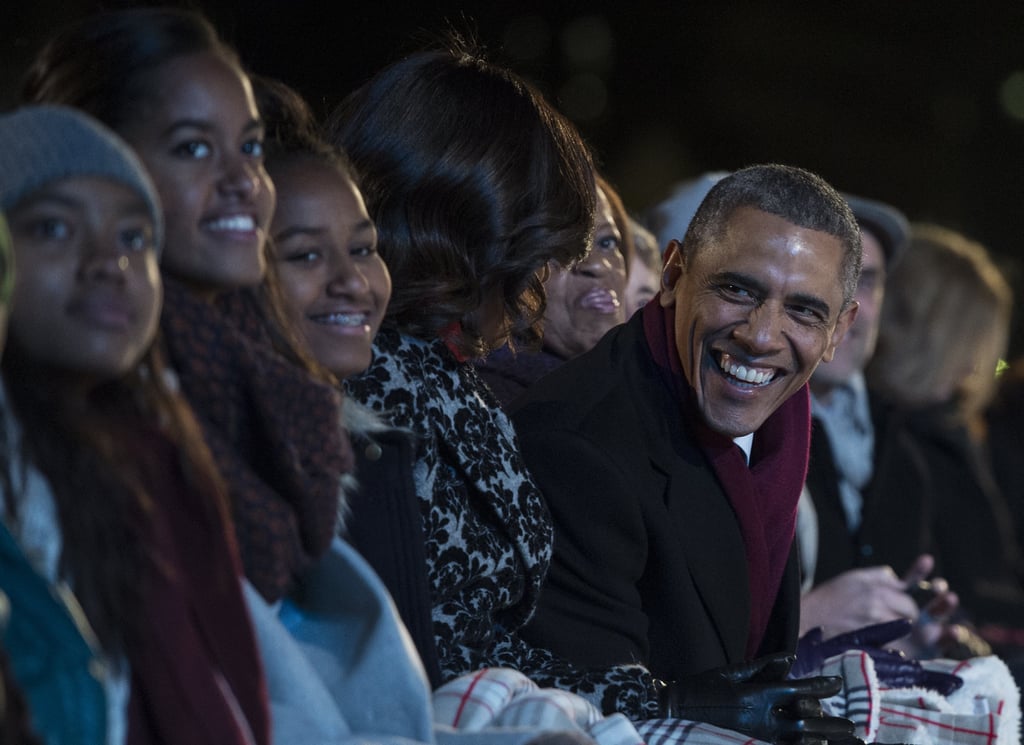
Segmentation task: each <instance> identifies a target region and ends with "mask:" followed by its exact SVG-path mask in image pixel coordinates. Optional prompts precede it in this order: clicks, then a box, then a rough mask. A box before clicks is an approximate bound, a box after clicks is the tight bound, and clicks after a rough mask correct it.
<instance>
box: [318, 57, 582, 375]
mask: <svg viewBox="0 0 1024 745" xmlns="http://www.w3.org/2000/svg"><path fill="white" fill-rule="evenodd" d="M328 130H329V133H330V135H329V136H330V139H331V140H332V142H334V144H336V145H338V146H339V147H340V148H341V149H342V150H344V151H345V152H346V153H347V154H348V157H349V158H350V159H351V161H352V163H353V165H354V166H355V169H356V172H357V173H358V174H359V176H360V182H359V185H360V187H361V190H362V192H363V196H364V198H365V199H366V206H367V209H368V210H369V212H370V216H371V217H372V218H373V220H374V222H375V223H376V225H377V230H378V235H379V240H380V252H381V255H382V256H383V258H384V260H385V261H386V262H387V265H388V269H389V270H390V272H391V276H392V280H393V284H394V290H393V294H392V297H391V303H390V305H389V306H388V315H387V318H386V319H385V324H388V325H391V326H394V327H397V328H398V329H400V330H401V331H402V332H403V333H408V334H411V335H413V336H417V337H420V338H423V339H433V338H436V337H437V336H438V334H439V332H440V331H441V330H442V329H444V328H445V327H447V326H449V325H450V324H451V323H453V322H459V323H461V325H462V330H463V338H462V346H463V352H464V353H466V354H467V355H469V356H479V355H481V354H484V353H486V352H487V351H488V350H487V342H486V340H485V339H484V338H483V335H482V332H481V329H480V328H479V325H478V320H479V319H478V318H477V313H478V311H479V309H480V308H481V306H482V305H483V304H484V303H485V302H487V301H488V299H490V298H494V297H497V298H500V300H501V302H502V305H503V310H504V313H505V318H506V320H507V322H508V324H509V330H510V332H511V334H512V339H513V341H514V342H520V343H535V342H536V341H537V340H538V339H539V323H540V320H541V318H543V315H544V288H543V284H542V282H541V280H542V279H543V277H542V276H540V272H541V270H542V269H543V267H544V266H545V264H546V263H547V262H548V261H551V260H554V261H556V262H558V263H559V264H561V265H570V264H572V263H573V262H575V261H577V260H579V259H580V258H581V257H582V256H584V255H585V252H586V250H587V246H588V244H589V241H590V236H591V235H592V233H593V226H594V201H595V192H594V171H593V162H592V159H591V155H590V152H589V150H588V149H587V147H586V145H585V144H584V143H583V141H582V140H581V138H580V136H579V134H578V133H577V132H576V130H575V128H574V127H573V126H572V125H571V124H570V123H569V121H568V120H567V119H565V118H564V117H563V116H562V115H561V114H559V113H558V112H557V111H555V109H553V108H552V107H551V106H550V105H549V104H548V103H547V102H546V101H545V100H544V98H543V97H542V96H541V95H540V94H539V93H538V92H537V90H536V89H535V88H534V87H533V86H531V85H530V84H529V83H527V82H526V81H525V80H523V79H522V78H520V77H519V76H517V75H516V74H514V73H512V72H511V71H509V70H507V69H504V68H502V67H499V66H497V65H494V64H492V63H490V62H488V61H487V60H485V59H483V57H482V56H481V55H480V54H479V53H478V52H476V51H474V50H472V49H470V48H469V47H468V45H466V44H464V43H462V42H460V41H458V40H453V41H452V43H451V44H450V45H449V48H447V49H443V50H439V51H426V52H420V53H417V54H414V55H412V56H410V57H408V58H406V59H403V60H401V61H399V62H397V63H395V64H393V65H391V66H390V67H387V68H385V69H384V70H383V71H381V72H380V73H378V74H377V75H376V76H375V77H374V78H373V79H372V80H370V81H369V82H368V83H367V84H366V85H365V86H363V87H362V88H360V89H359V90H358V91H356V92H355V93H353V94H352V95H351V96H350V97H349V98H348V99H346V100H345V101H344V102H343V103H342V105H341V106H340V107H339V108H338V109H337V110H336V111H335V112H334V114H333V115H332V117H331V120H330V122H329V124H328Z"/></svg>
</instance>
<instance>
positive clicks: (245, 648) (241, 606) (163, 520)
mask: <svg viewBox="0 0 1024 745" xmlns="http://www.w3.org/2000/svg"><path fill="white" fill-rule="evenodd" d="M133 455H134V456H135V459H136V462H139V463H142V464H144V465H145V466H146V470H145V478H146V480H147V488H148V490H149V494H150V496H151V497H152V498H153V504H152V509H153V520H152V521H151V523H150V530H149V534H148V535H147V537H146V540H147V544H148V546H149V550H150V552H151V553H152V555H153V558H154V562H153V566H152V567H151V571H150V572H149V575H148V576H147V577H146V579H145V593H146V594H145V603H144V609H143V612H142V614H141V623H142V635H141V639H140V641H139V643H138V644H137V645H135V647H134V648H133V649H132V650H131V651H130V653H129V665H130V669H131V677H132V693H131V700H130V703H129V707H128V734H127V743H128V745H156V744H157V743H159V745H250V743H255V744H256V745H268V743H269V742H270V715H269V711H268V704H267V689H266V683H265V682H264V676H263V665H262V663H261V660H260V653H259V650H258V648H257V646H256V638H255V635H254V633H253V628H252V623H251V621H250V620H249V612H248V608H247V607H246V605H245V600H244V598H243V597H242V591H241V585H240V583H239V576H240V574H241V566H240V563H239V560H238V554H237V551H236V548H235V542H234V539H233V537H232V536H231V533H230V527H229V526H228V525H227V524H226V523H225V521H224V516H223V515H222V514H221V512H220V511H219V510H218V509H217V508H216V506H215V505H212V504H209V503H208V502H207V501H205V500H207V498H208V494H204V493H200V492H198V491H197V490H196V489H193V488H191V487H190V486H189V485H188V484H187V483H186V482H185V478H184V474H183V473H182V470H181V464H180V463H179V459H180V455H179V453H178V452H177V450H176V449H175V448H174V447H173V446H172V445H171V444H170V443H169V442H168V441H167V440H165V439H164V438H163V437H162V436H159V435H156V434H154V433H151V432H147V431H139V432H138V435H137V437H136V438H135V441H134V442H132V443H130V444H129V446H128V447H127V457H132V456H133Z"/></svg>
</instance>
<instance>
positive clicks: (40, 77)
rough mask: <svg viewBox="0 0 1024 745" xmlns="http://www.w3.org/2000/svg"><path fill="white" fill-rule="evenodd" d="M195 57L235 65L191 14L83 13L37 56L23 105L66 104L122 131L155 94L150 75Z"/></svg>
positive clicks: (206, 27)
mask: <svg viewBox="0 0 1024 745" xmlns="http://www.w3.org/2000/svg"><path fill="white" fill-rule="evenodd" d="M199 52H213V53H215V54H219V55H222V56H223V57H224V58H225V59H227V60H229V61H231V62H232V63H234V64H236V65H238V66H239V67H240V66H241V65H240V64H239V62H238V55H237V54H236V53H235V51H234V50H233V49H232V48H231V47H230V46H229V45H228V44H226V43H225V42H224V41H222V40H221V38H220V37H219V36H218V34H217V31H216V29H215V28H214V27H213V25H212V24H211V23H210V22H209V21H208V20H207V19H206V18H205V17H204V16H203V15H201V14H200V13H198V12H195V11H191V10H183V9H177V8H133V9H128V10H117V11H110V12H106V13H98V14H95V15H91V16H87V17H85V18H82V19H81V20H79V21H76V22H74V23H71V24H69V25H67V26H66V27H64V28H63V29H61V30H60V31H58V32H57V34H55V35H54V36H53V37H51V38H50V40H49V41H48V42H47V43H46V44H45V45H44V46H43V48H42V49H41V50H40V51H39V53H38V54H37V55H36V57H35V59H34V60H33V62H32V64H31V66H30V67H29V69H28V72H27V73H26V74H25V77H24V79H23V81H22V88H21V98H22V102H23V103H51V104H63V105H65V106H72V107H74V108H77V109H82V110H83V111H86V112H87V113H89V114H91V115H92V116H94V117H95V118H97V119H99V120H100V121H101V122H103V123H104V124H106V125H107V126H108V127H110V128H111V129H113V130H114V131H120V130H121V129H122V128H123V127H124V126H125V124H127V123H128V122H131V121H133V120H134V119H135V118H137V117H138V116H139V115H140V112H141V111H142V109H143V107H144V106H145V105H146V104H147V103H148V102H149V100H150V96H152V95H153V93H152V91H153V89H152V86H150V85H149V81H150V79H151V76H152V73H153V72H154V70H156V69H157V68H159V67H160V66H162V65H163V64H165V63H166V62H168V61H169V60H172V59H175V58H177V57H183V56H185V55H189V54H196V53H199Z"/></svg>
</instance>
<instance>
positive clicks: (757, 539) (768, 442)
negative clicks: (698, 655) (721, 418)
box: [643, 297, 811, 659]
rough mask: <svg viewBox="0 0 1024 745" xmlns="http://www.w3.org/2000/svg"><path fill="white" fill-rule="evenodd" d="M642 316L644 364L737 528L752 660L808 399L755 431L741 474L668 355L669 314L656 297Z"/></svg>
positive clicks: (770, 598) (671, 350)
mask: <svg viewBox="0 0 1024 745" xmlns="http://www.w3.org/2000/svg"><path fill="white" fill-rule="evenodd" d="M643 314H644V315H643V324H644V336H645V337H646V339H647V344H648V346H649V347H650V349H651V356H652V357H653V359H654V362H655V363H656V364H657V366H658V368H659V370H660V371H661V372H662V377H663V379H664V380H665V382H666V384H667V385H668V387H669V389H670V390H671V391H672V392H673V394H674V395H675V397H676V400H677V401H679V404H680V406H681V407H682V411H683V419H684V421H686V422H687V423H690V424H692V426H693V432H694V434H695V435H696V438H697V442H698V444H699V446H700V449H701V450H702V451H703V453H704V455H705V457H707V459H708V461H709V462H710V463H711V467H712V469H713V470H714V472H715V475H716V476H717V477H718V480H719V482H720V483H721V484H722V488H723V489H724V490H725V493H726V495H727V496H728V498H729V502H730V504H731V505H732V508H733V511H734V512H735V513H736V518H737V520H738V521H739V524H740V533H741V534H742V536H743V543H744V546H745V547H746V552H747V574H748V576H749V579H750V596H751V597H750V629H749V633H748V636H747V650H746V652H747V657H748V658H750V659H752V658H753V657H755V656H756V655H757V651H758V649H759V647H760V646H761V640H762V639H763V638H764V633H765V630H766V629H767V626H768V620H769V618H770V617H771V613H772V608H773V607H774V605H775V598H776V596H777V595H778V592H779V585H780V583H781V581H782V574H783V571H784V570H785V567H786V562H787V561H788V559H789V553H790V550H791V548H792V545H793V536H794V533H795V530H796V508H797V501H798V500H799V498H800V490H801V488H802V487H803V483H804V479H805V477H806V475H807V460H808V455H809V452H810V442H811V406H810V394H809V392H808V388H807V386H806V385H805V386H804V387H803V388H802V389H800V390H799V391H797V392H796V393H795V394H794V395H793V396H791V397H790V398H789V399H788V400H787V401H786V402H785V403H783V404H782V406H780V407H779V408H778V410H777V411H776V412H775V413H774V414H772V415H771V416H770V417H768V419H767V420H766V421H765V423H764V424H763V425H761V428H760V429H759V430H757V433H756V434H755V436H754V446H753V449H752V451H751V453H750V465H749V467H748V466H747V462H746V459H745V458H744V455H743V451H742V450H741V449H740V448H739V446H738V445H736V443H734V442H733V441H732V439H731V438H729V437H726V436H724V435H721V434H718V433H717V432H715V431H713V430H712V429H711V428H709V427H708V426H707V424H706V423H705V422H704V420H703V419H702V418H701V415H700V413H699V411H698V410H697V407H696V404H695V402H694V400H693V399H694V397H693V394H692V389H691V387H690V385H689V383H688V382H687V381H686V378H685V377H684V376H683V369H682V365H681V363H680V361H679V351H678V349H677V348H676V339H675V313H674V308H663V307H662V306H661V303H660V302H658V298H657V297H656V298H654V299H653V300H652V301H651V302H649V303H647V305H646V306H645V307H644V310H643Z"/></svg>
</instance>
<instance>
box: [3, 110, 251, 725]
mask: <svg viewBox="0 0 1024 745" xmlns="http://www.w3.org/2000/svg"><path fill="white" fill-rule="evenodd" d="M0 142H3V143H4V145H5V147H4V148H3V152H2V153H0V207H2V208H3V209H4V210H5V211H6V213H7V217H8V221H9V223H10V229H11V231H10V232H11V236H12V238H13V247H14V255H15V261H16V263H17V264H19V265H20V267H21V271H20V272H19V273H18V277H17V281H16V283H15V288H14V297H13V302H12V305H11V311H10V325H9V334H8V342H7V345H6V349H5V350H4V354H3V361H2V374H3V388H2V390H0V405H2V409H0V413H2V423H0V435H3V436H4V439H5V442H4V443H3V446H2V447H0V487H2V493H0V590H2V591H3V593H4V594H6V595H7V597H8V598H9V600H10V605H11V613H10V618H9V621H8V623H7V626H6V628H5V629H4V631H3V636H2V643H3V646H4V648H5V649H6V650H7V651H8V653H9V655H10V658H11V659H10V661H11V671H12V674H13V677H14V679H15V682H16V683H17V685H18V686H20V687H21V688H22V689H23V690H24V692H25V694H26V697H27V700H28V704H29V709H30V714H31V719H32V724H33V725H34V727H35V728H36V730H37V731H38V732H39V733H40V734H41V735H43V739H44V740H45V741H46V742H61V743H82V744H83V745H84V744H85V743H107V744H108V745H113V744H115V743H117V744H120V743H123V742H127V743H133V744H134V743H149V742H157V741H160V742H176V741H177V740H175V739H174V738H170V737H167V736H168V735H171V734H174V735H175V737H188V738H189V741H190V742H196V743H204V742H211V743H212V742H217V743H227V744H228V745H243V744H245V745H248V744H249V743H253V742H256V743H257V744H258V745H263V744H264V743H265V739H263V738H258V739H255V740H254V739H253V736H252V729H253V728H252V727H250V725H249V723H248V722H247V721H245V719H244V717H243V715H242V714H241V713H240V711H241V710H242V707H244V708H245V710H246V712H247V713H250V712H252V711H256V712H257V716H256V723H257V724H259V723H260V722H261V721H263V722H265V719H266V717H267V713H266V699H265V685H264V683H263V676H262V668H261V666H260V664H259V660H258V651H257V648H256V645H255V640H254V637H253V632H252V627H251V623H250V620H249V616H248V612H247V610H246V607H245V604H244V600H243V598H242V594H241V588H240V586H239V583H238V575H239V573H240V565H239V561H238V555H237V551H236V549H235V546H234V544H233V542H232V540H231V536H230V531H229V529H228V524H227V509H226V499H225V496H224V493H223V490H222V485H221V481H220V478H219V475H218V474H217V472H216V468H215V466H214V464H213V461H212V457H211V456H210V453H209V451H208V450H207V449H206V448H205V446H204V445H203V444H202V435H201V434H200V432H199V428H198V425H197V423H196V422H195V420H194V418H193V416H192V414H191V410H190V409H189V408H188V407H187V405H186V404H185V403H184V401H183V399H181V397H180V394H178V393H177V391H176V390H174V389H172V387H171V386H170V380H171V378H170V376H169V374H168V372H167V369H166V367H165V364H164V362H163V360H162V353H161V351H160V345H159V343H156V340H157V337H158V322H159V315H160V307H161V300H162V293H163V289H162V284H161V280H160V271H159V267H158V263H157V262H158V251H157V249H158V247H159V246H160V245H161V242H162V234H163V218H162V214H161V209H160V203H159V200H158V199H157V196H156V191H155V189H154V187H153V185H152V183H151V181H150V179H149V177H148V176H147V175H146V172H145V170H144V169H143V168H142V166H141V165H140V162H139V160H138V159H137V158H136V156H135V155H133V153H132V151H131V150H130V149H129V148H128V147H127V146H126V145H125V144H124V143H123V142H122V141H121V140H120V139H119V138H118V137H117V136H116V135H114V134H113V133H112V132H110V131H109V130H107V129H106V128H105V127H103V126H102V125H100V124H99V123H97V122H96V121H94V120H92V119H90V118H89V117H87V116H85V115H83V114H81V113H79V112H76V111H74V110H71V109H66V108H61V107H50V106H41V107H27V108H24V109H21V110H19V111H16V112H14V113H13V114H9V115H5V116H0ZM68 587H70V590H71V591H70V592H69V591H68V590H67V588H68ZM82 611H84V613H83V612H82ZM228 671H230V673H229V672H228ZM228 675H231V677H233V678H234V679H236V680H237V679H239V678H244V679H245V681H246V682H245V686H244V687H241V686H237V685H236V686H235V687H234V688H233V689H232V688H229V687H228V686H227V685H225V684H224V679H225V678H226V677H227V676H228ZM157 717H159V719H160V721H161V722H163V724H162V727H163V728H164V729H163V731H161V729H159V728H158V726H157V725H156V724H155V723H154V719H155V718H157ZM169 722H175V723H177V724H175V726H174V727H172V728H170V729H171V730H172V731H167V727H168V723H169ZM179 730H180V732H179Z"/></svg>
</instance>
